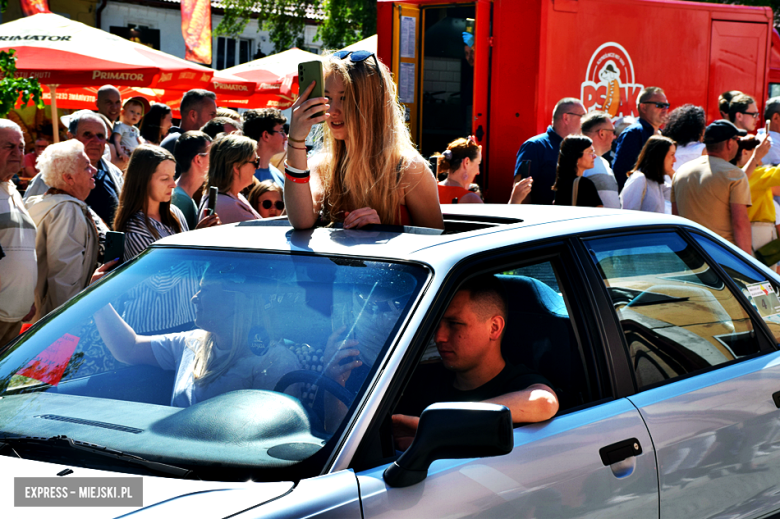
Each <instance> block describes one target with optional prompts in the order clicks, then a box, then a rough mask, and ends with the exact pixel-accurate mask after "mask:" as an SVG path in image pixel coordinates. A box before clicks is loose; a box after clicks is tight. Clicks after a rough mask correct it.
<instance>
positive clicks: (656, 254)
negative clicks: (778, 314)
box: [585, 232, 759, 389]
mask: <svg viewBox="0 0 780 519" xmlns="http://www.w3.org/2000/svg"><path fill="white" fill-rule="evenodd" d="M585 244H586V246H587V248H588V249H589V250H590V252H591V254H592V256H593V259H594V260H595V261H596V264H597V266H598V269H599V271H600V273H601V275H602V278H603V280H604V284H605V285H606V287H607V290H608V292H609V294H610V296H611V298H612V303H613V305H614V308H615V311H616V312H617V316H618V318H619V320H620V324H621V326H622V328H623V333H624V334H625V338H626V343H627V345H628V349H629V354H630V358H631V363H632V365H633V368H634V373H635V375H636V380H637V384H638V385H639V388H640V389H641V388H646V387H649V386H653V385H656V384H658V383H662V382H664V381H667V380H671V379H674V378H676V377H679V376H682V375H686V374H688V373H694V372H696V371H698V370H703V369H708V368H710V367H712V366H717V365H719V364H723V363H726V362H730V361H733V360H735V359H739V358H741V357H745V356H748V355H752V354H755V353H757V352H758V351H759V345H758V341H757V339H756V337H755V334H754V332H753V324H752V322H751V320H750V317H749V315H748V314H747V312H745V310H744V309H743V308H742V306H741V305H740V303H739V301H738V300H737V298H736V297H735V296H734V295H733V294H732V293H731V292H730V291H729V290H728V288H727V287H726V285H725V283H724V282H723V281H722V280H721V279H720V278H719V277H718V276H717V274H716V273H715V271H713V270H712V269H711V268H710V266H709V265H708V264H707V263H706V262H705V261H704V259H703V258H702V256H701V255H700V254H698V253H697V252H696V250H695V249H694V248H693V247H692V246H691V245H689V244H688V243H687V242H686V241H685V240H683V239H682V237H680V236H679V235H677V234H676V233H671V232H668V233H654V234H650V233H648V234H641V235H635V236H627V235H621V236H615V237H609V238H598V239H590V240H585Z"/></svg>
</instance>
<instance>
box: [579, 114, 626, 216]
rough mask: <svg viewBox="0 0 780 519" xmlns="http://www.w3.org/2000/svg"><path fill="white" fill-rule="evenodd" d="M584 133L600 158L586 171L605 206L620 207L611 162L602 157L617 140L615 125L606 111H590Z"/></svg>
mask: <svg viewBox="0 0 780 519" xmlns="http://www.w3.org/2000/svg"><path fill="white" fill-rule="evenodd" d="M582 134H583V135H585V136H586V137H589V138H590V140H592V141H593V149H594V150H595V151H596V155H598V158H597V159H596V160H595V161H594V162H593V169H589V170H587V171H585V173H584V175H583V176H585V177H588V178H589V179H590V180H591V181H592V182H593V183H594V184H595V185H596V189H597V190H598V192H599V197H601V201H602V202H603V203H604V207H610V208H612V209H620V197H619V196H618V184H617V180H615V175H614V173H612V168H610V167H609V162H607V160H606V159H605V158H604V157H602V155H604V154H605V153H607V152H608V151H609V150H611V149H612V141H614V140H615V127H614V126H613V125H612V121H611V120H610V118H609V114H606V113H604V112H590V113H588V114H587V115H586V116H585V117H583V118H582Z"/></svg>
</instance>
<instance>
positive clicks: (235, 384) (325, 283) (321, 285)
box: [0, 249, 427, 468]
mask: <svg viewBox="0 0 780 519" xmlns="http://www.w3.org/2000/svg"><path fill="white" fill-rule="evenodd" d="M426 276H427V272H426V271H425V270H424V269H423V268H421V267H416V266H412V265H404V264H395V263H387V262H377V261H362V260H359V259H358V260H355V259H341V258H332V259H331V258H327V257H322V256H318V257H314V256H296V255H277V254H257V253H238V252H225V251H203V250H198V251H194V250H185V249H157V250H152V251H149V252H148V253H147V254H145V255H144V256H142V257H141V258H140V259H139V260H137V261H136V262H133V263H132V264H129V265H128V266H127V267H125V268H124V269H123V270H121V271H119V272H117V273H115V274H114V275H112V276H111V277H109V278H108V279H106V280H105V281H104V282H102V283H100V284H98V285H96V286H95V287H93V288H92V289H90V290H88V291H87V292H85V293H83V294H82V295H80V296H79V297H78V298H74V300H73V301H71V302H70V303H69V304H68V305H67V306H65V307H64V309H62V310H60V311H59V312H58V315H57V314H55V315H54V316H53V318H51V319H49V320H48V322H46V323H45V324H44V325H43V326H37V327H35V328H34V329H32V330H31V331H30V332H28V334H27V335H26V336H25V337H24V338H23V340H20V341H19V342H17V343H16V344H15V345H14V346H13V348H12V349H10V350H9V351H6V352H5V353H4V354H3V356H2V357H1V358H0V396H3V405H2V406H0V439H1V438H2V437H5V436H44V437H50V436H53V435H61V434H64V435H66V436H68V437H69V438H75V439H77V440H79V441H87V442H92V443H95V444H99V445H106V446H109V447H112V448H115V449H118V450H121V451H128V450H129V451H131V452H132V453H133V454H136V455H139V456H142V457H144V458H149V457H152V458H154V459H159V460H167V461H166V462H170V463H172V464H174V465H177V466H190V465H192V464H195V465H197V464H203V463H206V462H208V463H222V464H224V465H227V466H230V465H231V464H239V465H241V464H244V465H246V464H249V465H250V466H251V467H255V468H256V467H260V468H273V467H277V466H289V465H290V464H291V462H293V461H301V460H304V459H306V458H308V457H310V456H311V455H313V454H314V453H316V452H317V451H318V450H320V449H321V448H322V447H323V446H324V445H325V444H326V443H327V441H328V439H329V438H330V436H331V435H332V434H333V432H334V431H335V430H337V429H338V427H339V425H340V424H341V420H342V419H343V418H344V417H345V416H348V414H347V412H348V410H349V408H350V406H351V405H352V404H353V403H354V402H355V401H356V400H357V399H358V398H359V396H360V394H361V392H362V391H363V390H364V386H365V385H366V381H367V379H368V378H369V376H370V375H371V373H372V371H373V368H374V366H376V365H377V361H378V360H379V359H380V358H381V357H382V355H383V354H384V351H385V350H386V348H387V347H388V346H389V344H390V343H391V342H392V340H393V339H394V337H395V335H396V333H397V330H398V329H399V327H400V325H401V322H402V321H403V320H404V319H405V317H406V315H407V313H408V311H409V308H410V307H411V305H412V304H413V302H414V300H415V298H416V297H417V294H418V292H419V290H420V287H421V285H422V281H423V280H424V279H425V278H426ZM349 362H354V363H355V364H354V365H355V366H357V367H356V368H355V369H351V370H350V372H349V373H348V374H346V376H345V375H344V373H343V370H341V373H340V375H341V376H339V377H335V376H333V375H332V373H333V372H334V367H340V366H342V365H343V364H345V363H349ZM336 379H338V380H336ZM334 395H335V396H334ZM334 398H335V399H336V403H337V404H339V405H334V403H333V400H334ZM14 402H17V405H13V403H14ZM32 408H34V409H35V412H34V413H33V412H32V411H29V409H32ZM329 413H330V414H329ZM40 416H48V417H51V418H50V419H41V418H40ZM86 422H89V423H94V424H102V425H94V426H91V427H89V426H85V425H84V423H86ZM79 424H80V425H79ZM114 426H116V428H123V427H125V428H132V429H133V430H138V431H143V433H139V434H144V435H145V436H144V441H138V440H139V438H141V437H138V438H136V439H133V438H131V437H130V436H133V435H128V434H127V433H123V434H118V433H107V432H106V431H107V429H106V428H107V427H108V428H111V427H114ZM112 435H113V436H112ZM174 453H175V454H174ZM171 457H173V458H175V459H172V458H171Z"/></svg>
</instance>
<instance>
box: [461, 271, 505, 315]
mask: <svg viewBox="0 0 780 519" xmlns="http://www.w3.org/2000/svg"><path fill="white" fill-rule="evenodd" d="M461 291H466V292H468V293H469V299H470V300H471V303H472V308H471V310H472V311H473V312H474V313H475V314H476V315H477V317H478V318H479V319H480V320H481V321H483V322H484V321H487V320H488V319H490V318H491V317H493V316H494V315H500V316H501V317H503V318H504V319H505V320H506V317H507V302H506V301H507V297H506V289H505V288H504V285H503V283H501V281H499V280H498V278H496V277H495V276H492V275H489V274H483V275H480V276H476V277H473V278H471V279H469V280H468V281H466V282H465V283H463V285H461V287H460V288H459V289H458V292H461Z"/></svg>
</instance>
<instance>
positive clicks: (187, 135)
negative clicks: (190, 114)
mask: <svg viewBox="0 0 780 519" xmlns="http://www.w3.org/2000/svg"><path fill="white" fill-rule="evenodd" d="M210 142H211V137H210V136H209V135H208V134H206V133H204V132H201V131H198V130H192V131H188V132H184V133H182V134H181V135H179V138H178V139H176V144H175V146H174V148H173V156H174V158H176V175H177V176H178V175H180V174H182V173H183V172H185V171H189V170H190V166H192V161H193V159H195V157H196V156H197V155H198V154H199V153H203V150H205V149H206V145H207V144H208V143H210Z"/></svg>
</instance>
